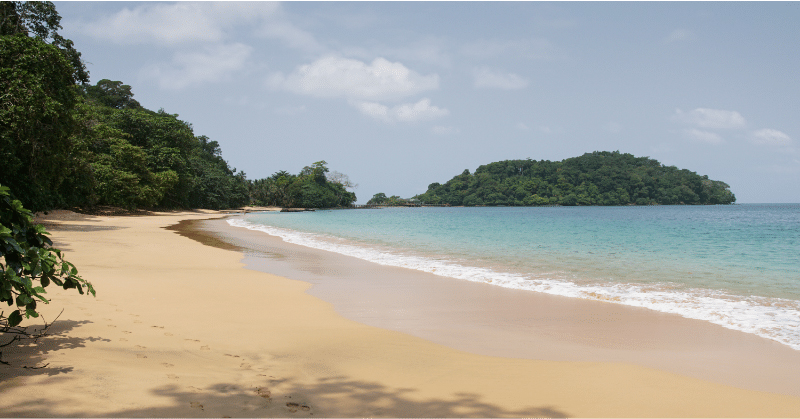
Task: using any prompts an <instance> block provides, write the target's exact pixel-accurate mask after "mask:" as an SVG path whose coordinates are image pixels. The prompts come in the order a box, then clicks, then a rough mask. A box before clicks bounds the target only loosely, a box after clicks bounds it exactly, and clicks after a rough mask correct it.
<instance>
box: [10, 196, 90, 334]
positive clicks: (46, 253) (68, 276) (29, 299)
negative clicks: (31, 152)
mask: <svg viewBox="0 0 800 419" xmlns="http://www.w3.org/2000/svg"><path fill="white" fill-rule="evenodd" d="M46 234H47V232H46V231H45V229H44V227H42V226H41V225H35V224H33V217H32V214H31V212H30V211H28V210H26V209H25V208H24V207H23V206H22V203H21V202H20V201H19V200H15V199H11V197H10V194H9V188H7V187H5V186H2V185H0V261H2V263H0V303H7V304H8V305H9V306H14V309H13V310H12V311H11V312H10V313H9V314H8V315H6V314H5V312H2V313H0V330H3V331H5V330H6V329H7V328H9V327H15V326H17V325H18V324H20V322H22V320H23V316H24V317H25V318H30V317H39V312H38V311H36V307H37V303H38V302H42V303H45V304H47V303H49V300H48V299H47V298H45V297H44V294H46V293H47V292H46V291H45V288H47V287H48V286H49V285H50V284H51V283H53V284H56V285H58V286H60V287H62V288H64V289H72V288H74V289H76V290H77V291H78V292H79V293H81V294H83V292H84V288H85V289H86V290H87V291H88V292H89V293H90V294H92V295H95V290H94V288H93V287H92V284H91V283H90V282H88V281H86V280H84V279H83V278H81V277H80V276H78V270H77V269H76V268H75V266H74V265H72V264H71V263H69V262H67V261H65V260H64V259H63V257H62V254H61V251H60V250H58V249H55V248H53V247H52V244H53V242H52V241H51V240H50V239H49V238H48V237H47V236H46Z"/></svg>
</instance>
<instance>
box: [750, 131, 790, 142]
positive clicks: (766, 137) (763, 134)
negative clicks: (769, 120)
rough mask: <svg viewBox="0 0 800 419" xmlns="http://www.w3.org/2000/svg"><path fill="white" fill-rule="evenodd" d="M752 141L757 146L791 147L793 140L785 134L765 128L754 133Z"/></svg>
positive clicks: (751, 137)
mask: <svg viewBox="0 0 800 419" xmlns="http://www.w3.org/2000/svg"><path fill="white" fill-rule="evenodd" d="M750 139H751V141H752V142H753V143H755V144H760V145H769V146H790V145H792V139H791V138H789V136H788V135H786V134H785V133H783V132H780V131H778V130H776V129H771V128H764V129H760V130H758V131H753V132H752V134H751V136H750Z"/></svg>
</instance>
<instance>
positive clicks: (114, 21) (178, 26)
mask: <svg viewBox="0 0 800 419" xmlns="http://www.w3.org/2000/svg"><path fill="white" fill-rule="evenodd" d="M277 10H278V5H277V4H275V3H234V2H231V3H228V2H222V3H220V2H201V3H189V2H186V3H183V2H180V3H174V4H163V3H145V4H143V5H141V6H137V7H136V8H134V9H128V8H127V7H126V8H124V9H122V10H121V11H119V12H117V13H115V14H113V15H109V16H104V17H102V18H100V19H98V20H96V21H94V22H89V23H83V24H82V25H81V27H82V31H83V32H84V33H86V34H88V35H90V36H92V37H95V38H98V39H104V40H107V41H111V42H114V43H118V44H158V45H176V44H180V43H186V42H219V41H223V40H224V39H225V38H227V36H226V33H227V32H228V31H229V30H230V29H231V28H232V27H234V26H237V25H242V24H245V23H252V22H253V21H257V20H259V19H264V18H267V17H270V16H272V15H274V14H275V13H276V12H277Z"/></svg>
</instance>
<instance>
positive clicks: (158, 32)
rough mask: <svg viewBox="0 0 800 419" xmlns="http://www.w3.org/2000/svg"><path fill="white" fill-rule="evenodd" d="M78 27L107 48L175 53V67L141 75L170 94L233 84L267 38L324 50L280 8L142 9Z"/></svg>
mask: <svg viewBox="0 0 800 419" xmlns="http://www.w3.org/2000/svg"><path fill="white" fill-rule="evenodd" d="M77 26H79V28H80V31H81V32H83V33H85V34H87V35H89V36H91V37H92V38H95V39H97V40H100V41H102V42H111V43H115V44H120V45H133V44H136V45H151V46H154V47H156V48H157V49H162V50H167V51H170V52H171V54H172V59H171V60H170V61H165V62H161V63H154V64H149V65H148V66H146V67H145V68H142V69H141V71H140V75H141V76H143V77H144V78H148V79H153V80H155V82H156V83H157V84H158V85H159V86H160V87H161V88H163V89H167V90H176V89H183V88H186V87H189V86H191V85H196V84H197V83H208V82H219V81H227V80H231V78H232V77H233V76H234V75H235V74H236V73H237V72H239V71H240V70H241V69H243V68H244V67H245V66H246V65H247V64H248V63H249V61H250V60H251V59H252V58H253V51H254V49H255V48H254V47H253V45H255V42H254V41H258V42H263V39H264V38H267V39H275V40H278V41H280V42H281V43H282V44H283V45H284V46H286V47H288V48H293V49H298V50H303V51H320V50H321V49H322V46H321V45H320V44H319V43H318V42H317V41H316V39H315V38H314V36H313V35H311V34H310V33H308V32H306V31H303V30H302V29H299V28H297V27H296V26H295V25H293V24H292V23H291V22H289V21H288V20H286V19H285V17H284V16H283V15H282V10H281V8H280V5H279V4H277V3H266V2H246V3H243V2H197V3H190V2H178V3H173V4H165V3H143V4H141V5H137V6H136V7H134V8H132V9H129V8H124V9H122V10H120V11H118V12H116V13H113V14H109V15H105V16H100V17H99V18H97V19H95V20H94V21H90V22H78V23H77ZM233 40H236V42H234V41H233Z"/></svg>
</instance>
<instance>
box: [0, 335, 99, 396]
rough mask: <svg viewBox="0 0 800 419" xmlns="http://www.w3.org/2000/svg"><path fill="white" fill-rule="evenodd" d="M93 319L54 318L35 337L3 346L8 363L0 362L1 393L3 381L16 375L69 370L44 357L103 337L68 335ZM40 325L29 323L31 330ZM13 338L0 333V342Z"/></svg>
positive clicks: (69, 368)
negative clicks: (52, 364)
mask: <svg viewBox="0 0 800 419" xmlns="http://www.w3.org/2000/svg"><path fill="white" fill-rule="evenodd" d="M87 323H92V322H90V321H88V320H81V321H74V320H57V321H55V322H53V323H52V324H51V325H50V328H49V329H48V330H47V334H46V335H45V336H42V337H39V338H36V339H23V340H21V341H17V342H15V343H13V344H11V345H9V346H6V347H3V348H2V355H3V361H4V362H7V363H8V365H0V393H2V391H3V387H4V385H5V383H7V382H8V381H9V380H11V379H12V378H15V377H22V376H32V375H48V376H53V375H59V374H66V373H68V372H70V371H72V367H58V368H57V367H50V366H48V363H47V361H46V359H47V356H48V354H49V353H51V352H54V351H59V350H63V349H75V348H82V347H84V346H86V345H85V343H86V342H97V341H105V342H108V341H109V340H108V339H102V338H95V337H92V338H77V337H70V336H68V335H67V332H69V331H71V330H72V329H74V328H76V327H79V326H81V325H83V324H87ZM42 327H43V326H29V327H28V328H29V329H32V330H30V331H31V332H32V333H34V334H35V333H36V330H39V329H41V328H42ZM11 339H12V336H11V335H10V334H7V333H0V344H3V343H6V342H8V341H10V340H11Z"/></svg>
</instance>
